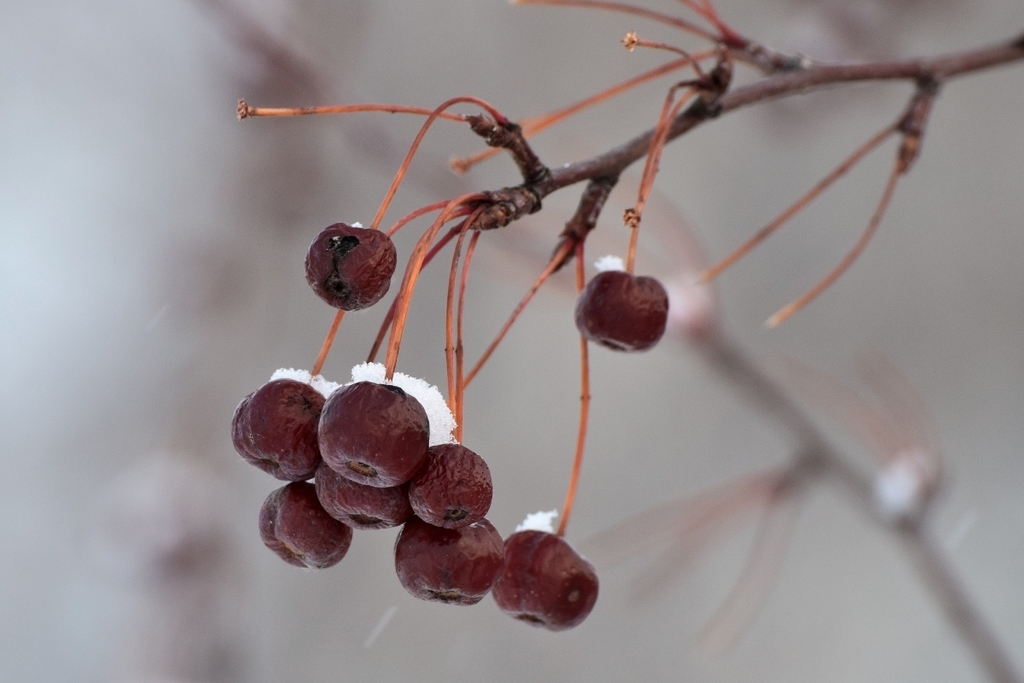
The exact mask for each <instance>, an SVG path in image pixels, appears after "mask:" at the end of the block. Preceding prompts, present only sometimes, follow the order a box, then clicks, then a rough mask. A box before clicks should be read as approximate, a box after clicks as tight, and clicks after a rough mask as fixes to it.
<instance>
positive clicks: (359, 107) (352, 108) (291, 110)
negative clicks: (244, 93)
mask: <svg viewBox="0 0 1024 683" xmlns="http://www.w3.org/2000/svg"><path fill="white" fill-rule="evenodd" d="M362 111H382V112H388V113H391V114H419V115H422V116H430V115H431V113H432V110H430V109H427V108H426V107H408V106H405V105H403V104H335V105H330V106H324V107H286V108H273V107H253V106H250V105H249V104H247V103H246V101H245V100H238V118H239V119H248V118H253V117H256V116H316V115H319V114H352V113H355V112H362ZM437 118H442V119H446V120H448V121H459V122H465V120H466V117H465V116H463V115H462V114H450V113H447V112H440V113H439V114H437Z"/></svg>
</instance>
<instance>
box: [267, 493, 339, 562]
mask: <svg viewBox="0 0 1024 683" xmlns="http://www.w3.org/2000/svg"><path fill="white" fill-rule="evenodd" d="M260 537H261V538H263V542H264V543H265V544H266V546H267V547H268V548H270V549H271V550H273V551H274V552H275V553H277V554H278V556H280V558H281V559H282V560H284V561H285V562H287V563H288V564H294V565H295V566H296V567H309V568H311V569H326V568H327V567H332V566H334V565H336V564H338V562H340V561H341V558H343V557H345V553H346V552H348V547H349V545H350V544H351V543H352V529H351V528H350V527H347V526H345V525H344V524H342V523H341V522H339V521H338V520H336V519H334V518H333V517H331V516H330V515H329V514H327V512H326V511H325V510H324V509H323V508H322V507H321V506H320V501H318V500H317V498H316V489H315V488H314V487H313V485H312V484H308V483H306V482H295V483H292V484H288V485H287V486H285V487H283V488H279V489H277V490H276V491H274V492H273V493H271V494H270V496H269V497H268V498H267V500H266V502H264V503H263V507H262V508H261V509H260Z"/></svg>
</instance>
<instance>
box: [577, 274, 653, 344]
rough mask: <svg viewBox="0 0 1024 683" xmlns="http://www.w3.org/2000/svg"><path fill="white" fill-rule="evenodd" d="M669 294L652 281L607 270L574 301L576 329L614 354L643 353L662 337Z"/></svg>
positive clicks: (591, 282)
mask: <svg viewBox="0 0 1024 683" xmlns="http://www.w3.org/2000/svg"><path fill="white" fill-rule="evenodd" d="M667 320H668V294H667V293H666V292H665V288H664V287H662V286H661V283H660V282H658V281H657V280H655V279H654V278H653V277H643V276H641V277H637V276H635V275H632V274H630V273H627V272H626V271H624V270H606V271H604V272H601V273H598V274H597V275H595V276H594V278H593V279H592V280H591V281H590V282H588V283H587V286H586V288H585V289H584V290H583V293H582V294H580V297H579V299H577V300H576V327H577V328H578V329H579V331H580V334H582V335H583V336H584V337H586V338H587V339H589V340H590V341H594V342H597V343H599V344H603V345H604V346H607V347H608V348H611V349H615V350H617V351H644V350H646V349H649V348H651V347H652V346H654V345H655V344H657V343H658V340H659V339H661V335H663V334H665V323H666V321H667Z"/></svg>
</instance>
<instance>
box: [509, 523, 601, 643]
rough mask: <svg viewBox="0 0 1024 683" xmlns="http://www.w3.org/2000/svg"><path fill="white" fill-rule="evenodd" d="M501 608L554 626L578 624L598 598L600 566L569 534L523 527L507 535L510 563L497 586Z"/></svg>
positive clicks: (550, 627)
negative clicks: (597, 568)
mask: <svg viewBox="0 0 1024 683" xmlns="http://www.w3.org/2000/svg"><path fill="white" fill-rule="evenodd" d="M494 601H495V602H497V603H498V607H500V608H501V611H503V612H505V613H506V614H508V615H509V616H512V617H514V618H516V619H519V620H520V621H525V622H526V623H528V624H532V625H534V626H542V627H544V628H546V629H548V630H550V631H564V630H566V629H570V628H573V627H574V626H578V625H579V624H581V623H582V622H583V620H584V619H586V618H587V615H588V614H590V611H591V610H592V609H593V608H594V603H595V602H597V572H595V571H594V566H593V565H592V564H590V562H588V561H587V560H586V559H585V558H583V557H582V556H581V555H580V554H579V553H577V552H576V551H575V550H573V549H572V546H570V545H569V544H568V543H567V542H566V541H565V540H564V539H562V538H561V537H559V536H555V535H554V534H549V533H547V532H544V531H520V532H517V533H514V534H512V535H511V536H509V537H508V540H506V541H505V569H504V571H503V572H502V574H501V578H500V579H499V580H498V583H497V585H496V586H495V587H494Z"/></svg>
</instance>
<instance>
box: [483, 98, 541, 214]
mask: <svg viewBox="0 0 1024 683" xmlns="http://www.w3.org/2000/svg"><path fill="white" fill-rule="evenodd" d="M466 121H467V122H469V126H470V128H472V129H473V132H474V133H476V134H477V135H479V136H480V137H482V138H483V139H484V141H485V142H486V143H487V144H488V146H490V147H499V148H501V149H504V150H507V151H508V153H509V154H510V155H512V159H513V160H514V161H515V162H516V166H518V167H519V172H520V173H521V174H522V176H523V182H524V183H525V184H526V185H536V184H538V183H542V182H545V181H547V180H548V179H550V178H551V170H550V169H549V168H548V167H547V166H545V165H544V164H543V163H542V162H541V160H540V158H539V157H538V156H537V155H536V153H534V151H533V149H532V148H531V147H530V144H529V143H528V142H527V141H526V137H525V136H524V135H523V129H522V128H521V127H520V126H519V124H516V123H512V122H511V121H509V122H507V123H505V124H499V123H496V122H495V121H494V120H493V119H491V118H490V117H488V116H467V117H466ZM538 201H539V199H538Z"/></svg>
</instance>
